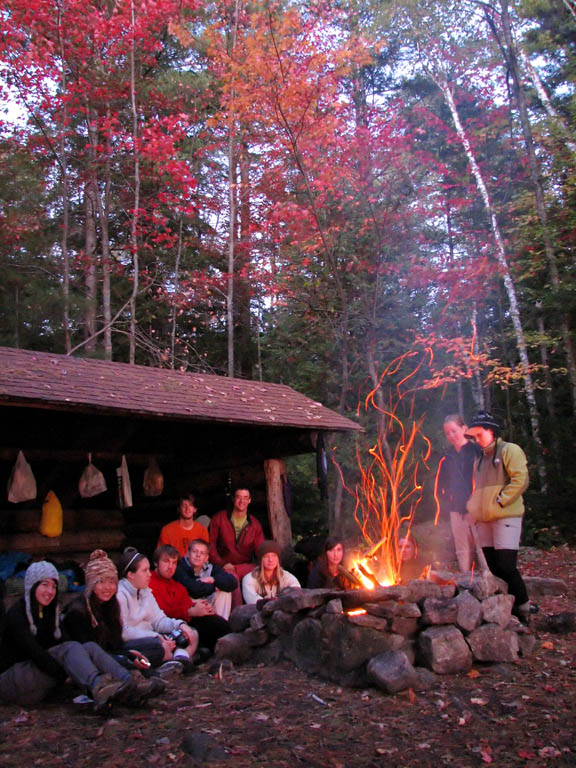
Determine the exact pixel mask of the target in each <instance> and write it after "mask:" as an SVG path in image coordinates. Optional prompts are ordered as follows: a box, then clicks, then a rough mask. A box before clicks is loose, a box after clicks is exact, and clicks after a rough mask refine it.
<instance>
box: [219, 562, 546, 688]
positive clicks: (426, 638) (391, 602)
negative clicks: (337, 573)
mask: <svg viewBox="0 0 576 768" xmlns="http://www.w3.org/2000/svg"><path fill="white" fill-rule="evenodd" d="M454 579H455V582H453V583H449V584H442V585H440V584H435V583H433V582H432V581H424V580H414V581H411V582H409V583H408V584H407V585H406V586H394V587H378V588H376V589H374V590H353V591H351V592H334V591H331V590H326V589H313V590H311V589H302V590H300V589H291V590H288V591H286V592H285V593H283V594H282V595H281V596H279V597H277V598H276V599H273V600H268V601H265V600H262V601H260V602H259V603H258V604H257V605H244V606H240V607H239V608H236V609H235V610H234V611H233V613H232V615H231V617H230V623H231V625H232V628H233V630H234V632H233V633H232V634H229V635H226V636H225V637H223V638H221V639H220V640H219V641H218V644H217V646H216V656H217V658H219V659H230V660H231V661H233V662H234V663H236V664H238V663H243V662H246V661H248V660H252V661H255V662H265V663H274V662H276V661H278V660H279V659H281V658H288V659H291V660H292V661H293V662H294V663H295V664H296V665H297V666H298V667H300V669H302V670H304V671H305V672H309V673H311V674H315V675H318V676H320V677H323V678H326V679H328V680H332V681H333V682H336V683H338V684H340V685H348V686H365V685H367V684H369V683H372V684H374V685H376V686H378V687H380V688H382V689H383V690H385V691H387V692H388V693H395V692H397V691H401V690H405V689H407V688H419V687H422V686H423V685H425V684H426V680H427V679H429V678H430V677H431V673H436V674H454V673H456V672H466V671H468V670H469V669H470V667H471V666H472V663H473V662H474V661H477V662H513V661H517V660H518V658H519V657H520V656H524V655H528V654H529V653H531V651H532V650H533V648H534V645H535V638H534V636H533V635H532V634H531V633H530V631H529V630H528V628H527V627H525V626H523V625H522V624H521V623H520V622H519V621H518V620H517V619H516V618H515V617H514V616H512V614H511V611H512V605H513V602H514V598H513V597H512V596H511V595H508V594H507V585H506V584H505V583H504V582H503V581H501V580H500V579H498V578H496V577H495V576H493V575H492V574H491V573H475V574H460V575H456V576H455V577H454ZM360 607H361V608H363V609H364V610H365V613H361V614H359V615H358V614H354V615H350V611H353V610H355V609H358V608H360Z"/></svg>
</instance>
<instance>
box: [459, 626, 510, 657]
mask: <svg viewBox="0 0 576 768" xmlns="http://www.w3.org/2000/svg"><path fill="white" fill-rule="evenodd" d="M466 639H467V641H468V645H469V646H470V648H471V649H472V653H473V655H474V659H475V660H476V661H517V659H518V650H519V642H518V635H517V634H516V632H512V631H511V630H509V629H503V628H502V627H500V626H499V625H498V624H482V626H480V627H478V629H475V630H474V631H473V632H471V633H470V634H469V635H468V637H467V638H466Z"/></svg>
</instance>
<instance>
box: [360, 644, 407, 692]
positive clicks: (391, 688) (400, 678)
mask: <svg viewBox="0 0 576 768" xmlns="http://www.w3.org/2000/svg"><path fill="white" fill-rule="evenodd" d="M367 676H368V680H369V681H370V682H371V683H373V684H374V685H376V686H377V687H378V688H381V689H382V690H383V691H386V693H398V691H405V690H407V689H408V688H414V687H415V686H416V685H417V683H418V674H417V672H416V670H415V669H414V667H413V666H412V664H411V663H410V662H409V661H408V658H407V656H406V654H405V653H403V652H402V651H388V652H387V653H380V654H378V656H374V658H372V659H370V661H369V662H368V667H367Z"/></svg>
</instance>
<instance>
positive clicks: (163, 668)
mask: <svg viewBox="0 0 576 768" xmlns="http://www.w3.org/2000/svg"><path fill="white" fill-rule="evenodd" d="M155 672H156V676H157V677H160V678H162V680H169V679H170V678H171V677H176V675H181V674H182V672H184V665H183V664H181V663H180V662H179V661H176V660H175V659H171V660H170V661H165V662H164V664H160V666H159V667H156V670H155Z"/></svg>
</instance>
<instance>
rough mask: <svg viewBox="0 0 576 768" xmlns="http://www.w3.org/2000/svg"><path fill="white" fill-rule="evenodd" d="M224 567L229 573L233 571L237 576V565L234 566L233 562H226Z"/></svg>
mask: <svg viewBox="0 0 576 768" xmlns="http://www.w3.org/2000/svg"><path fill="white" fill-rule="evenodd" d="M223 567H224V570H225V571H226V572H227V573H232V574H234V576H236V567H235V566H233V565H232V563H226V565H225V566H223Z"/></svg>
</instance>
